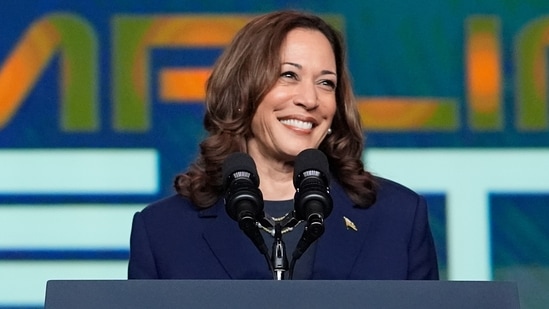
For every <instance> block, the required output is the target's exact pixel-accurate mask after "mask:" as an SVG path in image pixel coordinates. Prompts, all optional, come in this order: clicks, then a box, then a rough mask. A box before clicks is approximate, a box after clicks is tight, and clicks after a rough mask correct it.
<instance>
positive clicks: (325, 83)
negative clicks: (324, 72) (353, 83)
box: [320, 79, 336, 90]
mask: <svg viewBox="0 0 549 309" xmlns="http://www.w3.org/2000/svg"><path fill="white" fill-rule="evenodd" d="M320 85H322V86H324V87H326V88H328V89H330V90H335V88H336V83H335V82H334V81H332V80H329V79H327V80H323V81H321V82H320Z"/></svg>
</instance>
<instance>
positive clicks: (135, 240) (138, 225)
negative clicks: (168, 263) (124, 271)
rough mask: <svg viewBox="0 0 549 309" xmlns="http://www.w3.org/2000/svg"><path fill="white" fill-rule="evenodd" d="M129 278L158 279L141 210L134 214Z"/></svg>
mask: <svg viewBox="0 0 549 309" xmlns="http://www.w3.org/2000/svg"><path fill="white" fill-rule="evenodd" d="M128 279H158V273H157V271H156V264H155V261H154V257H153V253H152V250H151V246H150V242H149V237H148V235H147V228H146V226H145V222H144V220H143V216H142V214H141V213H140V212H137V213H135V215H134V216H133V223H132V230H131V236H130V260H129V263H128Z"/></svg>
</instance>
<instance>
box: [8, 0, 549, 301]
mask: <svg viewBox="0 0 549 309" xmlns="http://www.w3.org/2000/svg"><path fill="white" fill-rule="evenodd" d="M282 8H292V9H301V10H307V11H311V12H314V13H317V14H320V15H322V16H324V17H325V18H326V19H327V20H329V21H330V22H331V23H332V24H333V25H334V26H336V27H338V28H339V29H340V30H341V31H342V32H343V33H344V35H345V38H346V40H347V43H348V46H349V65H350V68H351V73H352V76H353V82H354V88H355V91H356V94H357V100H358V103H359V109H360V113H361V117H362V122H363V125H364V128H365V139H366V144H367V148H366V149H365V152H364V160H365V162H366V164H367V167H368V168H369V169H370V170H371V171H373V172H374V173H376V174H379V175H381V176H385V177H389V178H392V179H394V180H397V181H399V182H402V183H403V184H405V185H407V186H409V187H411V188H412V189H415V190H417V191H419V192H421V193H422V194H424V195H425V196H426V197H427V200H428V202H429V208H430V216H431V224H432V227H433V232H434V235H435V240H436V244H437V250H438V255H439V259H440V264H441V265H440V266H441V273H442V276H443V279H446V280H510V281H515V282H517V283H518V286H519V292H520V295H521V303H522V307H523V308H542V307H543V306H544V304H547V303H549V296H548V294H547V290H549V240H548V239H549V224H547V222H548V221H549V105H548V104H549V103H548V97H547V96H548V92H547V87H548V85H549V83H548V65H547V59H548V57H549V54H548V52H547V47H548V46H549V3H547V1H545V0H538V1H536V0H524V1H499V0H483V1H478V0H462V1H459V0H449V1H436V0H420V1H414V2H408V1H391V0H383V1H382V0H368V1H358V0H357V1H269V0H264V1H215V0H209V1H206V0H203V1H184V0H178V1H149V0H147V1H124V0H111V1H100V0H96V1H70V0H57V1H54V0H45V1H34V0H5V1H2V3H1V4H0V308H2V307H15V306H22V307H36V308H40V307H41V306H42V304H43V299H44V291H45V283H46V281H47V280H49V279H123V278H125V277H126V267H127V258H128V238H129V232H130V225H131V217H132V215H133V213H134V212H135V211H137V210H139V209H141V208H143V207H144V206H145V205H146V204H148V203H150V202H152V201H154V200H157V199H159V198H162V197H164V196H167V195H169V194H172V193H173V190H172V188H171V184H172V179H173V177H174V175H175V174H176V173H178V172H180V171H182V170H184V169H185V168H186V166H187V165H188V164H189V162H190V161H191V160H192V159H193V158H194V157H195V155H196V153H197V146H196V145H197V143H198V141H199V140H200V139H201V138H202V136H203V133H204V132H203V130H202V126H201V124H202V122H201V117H202V114H203V105H202V100H203V97H204V90H203V84H204V81H205V80H206V78H207V76H208V74H209V72H210V70H211V66H212V64H213V62H214V61H215V59H216V58H217V56H218V55H219V54H220V52H221V51H222V49H223V48H224V47H225V46H226V44H227V43H228V42H229V41H230V40H231V38H232V36H233V35H234V34H235V32H236V31H237V30H238V29H239V28H240V27H242V26H243V25H244V24H245V23H246V22H247V21H248V20H250V18H252V17H253V16H256V15H258V14H261V13H265V12H269V11H273V10H277V9H282Z"/></svg>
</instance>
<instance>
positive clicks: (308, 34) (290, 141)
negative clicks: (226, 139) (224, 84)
mask: <svg viewBox="0 0 549 309" xmlns="http://www.w3.org/2000/svg"><path fill="white" fill-rule="evenodd" d="M280 55H281V59H280V76H279V79H278V81H277V82H276V84H275V86H274V87H273V88H272V89H271V90H270V91H269V92H268V93H267V94H266V95H265V98H264V99H263V101H261V102H260V104H259V106H258V108H257V111H256V113H255V115H254V117H253V119H252V133H253V137H252V138H250V139H249V140H248V151H249V152H250V154H252V156H254V154H256V155H261V156H265V157H271V158H275V159H280V160H288V159H290V160H291V159H292V158H294V157H295V156H297V154H299V153H300V152H301V151H302V150H304V149H308V148H318V146H319V145H320V143H321V142H322V140H323V139H324V137H325V136H326V134H327V132H328V129H329V128H330V125H331V123H332V119H333V117H334V114H335V111H336V96H335V93H336V92H335V87H336V85H337V76H336V72H337V70H336V64H335V57H334V53H333V51H332V47H331V45H330V42H329V41H328V39H326V37H325V36H324V35H323V34H322V33H321V32H319V31H317V30H311V29H301V28H298V29H294V30H292V31H290V32H289V33H288V35H287V36H286V40H285V42H284V44H283V45H282V47H281V53H280Z"/></svg>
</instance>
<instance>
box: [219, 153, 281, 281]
mask: <svg viewBox="0 0 549 309" xmlns="http://www.w3.org/2000/svg"><path fill="white" fill-rule="evenodd" d="M222 172H223V186H224V191H225V209H226V211H227V214H228V215H229V217H231V218H232V219H233V220H235V221H237V222H238V226H239V227H240V229H241V230H242V231H243V232H244V234H246V236H248V238H249V239H250V240H251V241H252V242H253V244H254V245H255V246H256V247H257V249H258V250H259V252H260V253H261V254H262V255H263V256H264V257H265V259H266V261H267V264H268V266H269V270H270V271H271V272H272V273H273V277H275V274H274V270H273V265H272V262H271V260H270V258H269V250H268V248H267V246H266V245H265V241H264V240H263V236H262V235H261V232H260V231H259V227H258V222H259V220H261V219H262V218H264V217H265V213H264V212H263V207H264V206H263V195H262V194H261V191H260V190H259V178H258V176H257V169H256V166H255V163H254V161H253V159H252V157H250V156H249V155H248V154H245V153H241V152H236V153H233V154H231V155H229V156H228V157H227V158H226V159H225V161H224V162H223V166H222Z"/></svg>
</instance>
